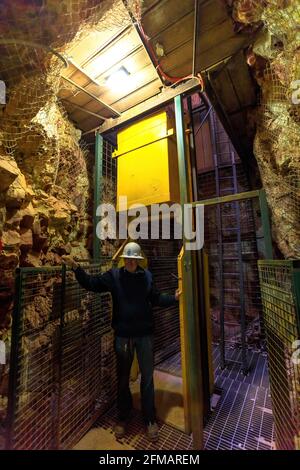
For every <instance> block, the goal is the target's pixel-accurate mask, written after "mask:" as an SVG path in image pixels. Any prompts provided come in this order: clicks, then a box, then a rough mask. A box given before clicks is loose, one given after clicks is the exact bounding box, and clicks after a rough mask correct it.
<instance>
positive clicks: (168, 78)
mask: <svg viewBox="0 0 300 470" xmlns="http://www.w3.org/2000/svg"><path fill="white" fill-rule="evenodd" d="M141 17H142V15H141V11H140V7H139V6H138V5H137V6H136V18H135V19H136V24H137V27H138V29H139V32H140V34H141V35H142V37H143V39H144V41H145V42H146V43H147V45H148V47H149V50H148V52H149V54H150V55H151V58H152V60H153V62H154V63H155V64H156V67H155V68H156V70H157V71H158V72H159V73H160V75H161V76H162V77H163V79H164V80H165V81H168V82H170V83H171V84H172V85H165V87H166V88H172V87H174V86H175V85H177V84H178V83H180V82H183V81H185V80H188V79H191V78H195V79H196V80H198V82H199V85H200V88H201V92H203V90H204V81H203V78H202V76H201V73H200V72H199V73H197V74H196V75H194V74H190V75H186V76H184V77H171V76H170V75H168V74H167V73H165V72H164V70H163V69H162V66H161V64H160V63H159V61H158V59H157V57H156V54H155V51H154V49H153V46H152V44H151V42H150V38H149V36H147V34H146V33H145V31H144V28H143V25H142V22H141Z"/></svg>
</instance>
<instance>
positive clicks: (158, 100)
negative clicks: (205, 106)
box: [83, 78, 200, 135]
mask: <svg viewBox="0 0 300 470" xmlns="http://www.w3.org/2000/svg"><path fill="white" fill-rule="evenodd" d="M197 88H200V86H199V81H198V80H197V79H195V78H192V79H190V80H188V81H186V82H185V83H182V84H180V85H178V86H177V87H176V88H174V87H168V88H166V89H164V91H163V92H161V93H160V94H159V95H156V96H153V97H152V98H149V99H148V100H146V101H144V102H143V103H140V104H138V105H136V106H133V107H132V108H131V109H129V110H128V111H124V113H122V115H121V116H120V117H118V118H115V119H111V118H110V119H107V120H106V121H105V122H104V123H103V124H102V125H101V126H99V127H95V128H94V129H91V130H89V131H86V132H84V134H83V135H85V134H89V133H90V132H99V133H100V134H103V133H104V132H107V131H109V130H112V129H114V128H116V127H120V126H121V125H123V124H125V123H127V122H128V121H131V120H132V119H134V118H136V117H138V116H142V115H143V114H146V113H147V112H149V111H154V110H155V109H157V108H161V107H162V106H164V105H166V104H167V103H169V102H170V101H172V100H173V99H174V98H175V96H178V95H181V94H183V93H191V92H192V91H195V90H197Z"/></svg>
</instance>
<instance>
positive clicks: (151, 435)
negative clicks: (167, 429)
mask: <svg viewBox="0 0 300 470" xmlns="http://www.w3.org/2000/svg"><path fill="white" fill-rule="evenodd" d="M146 435H147V437H148V439H149V441H151V442H156V441H157V440H158V426H157V423H155V422H154V423H149V424H147V431H146Z"/></svg>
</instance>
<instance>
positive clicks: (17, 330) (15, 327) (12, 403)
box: [6, 268, 23, 449]
mask: <svg viewBox="0 0 300 470" xmlns="http://www.w3.org/2000/svg"><path fill="white" fill-rule="evenodd" d="M22 280H23V276H22V270H21V269H20V268H17V269H16V278H15V303H14V309H13V322H12V331H11V350H10V360H9V387H8V408H7V418H6V422H7V429H8V432H7V442H6V446H7V448H8V449H13V433H14V421H15V413H16V404H17V399H18V394H17V387H18V373H19V368H18V365H19V359H20V353H19V352H20V342H21V338H20V336H21V330H22V329H21V319H22V318H21V309H22Z"/></svg>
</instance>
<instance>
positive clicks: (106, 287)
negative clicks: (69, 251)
mask: <svg viewBox="0 0 300 470" xmlns="http://www.w3.org/2000/svg"><path fill="white" fill-rule="evenodd" d="M62 260H63V262H64V263H65V264H66V265H67V266H69V267H70V268H71V269H73V271H74V273H75V276H76V279H77V281H78V283H79V284H80V285H81V286H82V287H83V288H84V289H86V290H89V291H92V292H111V291H112V288H113V282H114V280H113V276H112V274H111V272H110V271H106V272H105V273H103V274H96V275H94V276H93V275H90V274H88V273H86V272H85V270H84V269H82V268H81V267H80V266H79V264H78V263H77V262H76V261H75V260H74V258H72V257H71V256H62Z"/></svg>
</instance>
